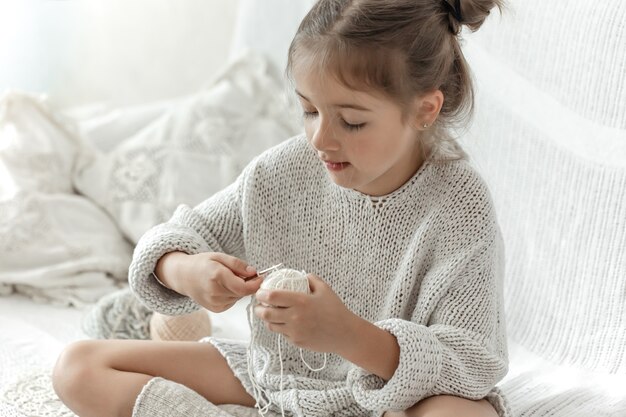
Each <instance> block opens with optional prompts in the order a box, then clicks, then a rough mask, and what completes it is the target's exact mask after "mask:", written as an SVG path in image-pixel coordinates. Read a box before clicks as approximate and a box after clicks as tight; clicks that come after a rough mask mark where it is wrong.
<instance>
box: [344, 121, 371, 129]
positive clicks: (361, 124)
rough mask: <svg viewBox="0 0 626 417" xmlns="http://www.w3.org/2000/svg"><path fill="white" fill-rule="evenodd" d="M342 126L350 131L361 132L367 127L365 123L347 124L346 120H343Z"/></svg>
mask: <svg viewBox="0 0 626 417" xmlns="http://www.w3.org/2000/svg"><path fill="white" fill-rule="evenodd" d="M341 124H343V126H344V127H345V128H346V129H348V130H355V131H356V130H360V129H362V128H363V126H365V123H358V124H351V123H348V122H346V121H345V120H343V119H341Z"/></svg>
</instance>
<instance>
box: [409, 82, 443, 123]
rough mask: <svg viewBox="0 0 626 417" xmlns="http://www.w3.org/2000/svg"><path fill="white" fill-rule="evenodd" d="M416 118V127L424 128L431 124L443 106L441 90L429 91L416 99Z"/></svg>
mask: <svg viewBox="0 0 626 417" xmlns="http://www.w3.org/2000/svg"><path fill="white" fill-rule="evenodd" d="M417 100H418V101H417V109H418V111H417V115H416V117H417V119H416V120H415V122H416V124H417V126H418V128H420V129H425V128H428V127H429V126H431V125H432V124H433V123H434V122H435V120H436V119H437V116H439V112H440V111H441V106H443V93H442V92H441V90H433V91H430V92H428V93H426V94H424V95H423V96H420V97H419V98H418V99H417Z"/></svg>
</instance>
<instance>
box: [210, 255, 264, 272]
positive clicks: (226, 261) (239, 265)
mask: <svg viewBox="0 0 626 417" xmlns="http://www.w3.org/2000/svg"><path fill="white" fill-rule="evenodd" d="M211 259H213V260H214V261H217V262H219V263H221V264H222V265H224V266H225V267H226V268H228V269H230V270H231V271H232V272H233V273H234V274H236V275H239V276H240V277H251V276H253V275H256V268H255V267H253V266H251V265H248V263H247V262H246V261H244V260H242V259H239V258H237V257H235V256H231V255H228V254H226V253H221V252H214V253H212V254H211Z"/></svg>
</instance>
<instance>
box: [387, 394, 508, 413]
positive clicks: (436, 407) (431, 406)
mask: <svg viewBox="0 0 626 417" xmlns="http://www.w3.org/2000/svg"><path fill="white" fill-rule="evenodd" d="M456 416H463V417H498V413H497V412H496V410H495V408H493V406H492V405H491V404H490V403H489V401H487V400H480V401H472V400H467V399H465V398H460V397H455V396H453V395H435V396H434V397H429V398H425V399H423V400H422V401H420V402H418V403H417V404H415V405H414V406H413V407H411V408H409V409H408V410H405V411H401V412H391V411H388V412H386V413H385V414H384V416H383V417H456Z"/></svg>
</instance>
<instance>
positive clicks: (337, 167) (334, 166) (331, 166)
mask: <svg viewBox="0 0 626 417" xmlns="http://www.w3.org/2000/svg"><path fill="white" fill-rule="evenodd" d="M324 164H326V168H328V170H329V171H341V170H342V169H345V168H347V167H348V165H350V163H349V162H331V161H324Z"/></svg>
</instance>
